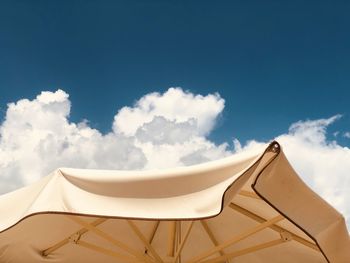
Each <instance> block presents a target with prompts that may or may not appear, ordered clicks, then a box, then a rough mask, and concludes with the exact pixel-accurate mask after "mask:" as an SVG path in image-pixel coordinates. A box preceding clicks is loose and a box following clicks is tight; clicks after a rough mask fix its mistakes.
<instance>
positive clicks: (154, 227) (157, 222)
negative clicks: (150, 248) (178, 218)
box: [148, 221, 160, 244]
mask: <svg viewBox="0 0 350 263" xmlns="http://www.w3.org/2000/svg"><path fill="white" fill-rule="evenodd" d="M159 224H160V221H156V223H155V224H154V225H153V228H152V232H151V235H150V237H149V238H148V242H149V243H150V244H152V242H153V239H154V237H155V235H156V232H157V230H158V227H159Z"/></svg>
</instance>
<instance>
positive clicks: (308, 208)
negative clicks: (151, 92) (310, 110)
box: [0, 142, 350, 263]
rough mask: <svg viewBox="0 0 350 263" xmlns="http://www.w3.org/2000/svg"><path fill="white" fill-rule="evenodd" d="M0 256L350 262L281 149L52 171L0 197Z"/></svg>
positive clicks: (340, 229)
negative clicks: (137, 167) (149, 166)
mask: <svg viewBox="0 0 350 263" xmlns="http://www.w3.org/2000/svg"><path fill="white" fill-rule="evenodd" d="M0 215H1V216H0V231H1V232H0V262H14V263H17V262H26V263H32V262H88V263H90V262H104V263H110V262H147V263H180V262H183V263H195V262H201V263H204V262H205V263H214V262H234V263H243V262H244V263H260V262H269V263H271V262H272V263H277V262H278V263H281V262H283V263H292V262H293V263H294V262H308V263H314V262H335V263H343V262H344V263H345V262H350V250H349V249H350V246H349V245H350V242H349V234H348V232H347V229H346V225H345V221H344V218H343V216H342V215H341V214H339V213H338V212H337V211H336V210H335V209H334V208H333V207H331V206H330V205H329V204H328V203H326V202H325V201H324V200H323V199H321V198H320V197H319V196H318V195H317V194H315V193H314V192H313V191H312V190H310V189H309V188H308V187H307V186H306V185H305V184H304V183H303V181H302V180H301V179H300V178H299V177H298V175H297V174H296V172H295V171H294V170H293V168H292V167H291V165H290V164H289V163H288V160H287V159H286V157H285V155H284V153H283V151H282V149H281V147H280V145H279V144H278V143H277V142H272V143H271V144H270V145H269V146H268V147H267V148H266V150H265V151H264V152H263V153H260V154H259V155H251V154H246V153H240V154H235V155H233V156H230V157H227V158H224V159H221V160H217V161H212V162H208V163H204V164H200V165H193V166H189V167H180V168H174V169H166V170H154V171H110V170H85V169H70V168H60V169H57V170H55V171H54V172H52V173H51V174H50V175H48V176H47V177H44V178H43V179H41V180H40V181H38V182H37V183H35V184H33V185H30V186H27V187H24V188H22V189H19V190H16V191H14V192H11V193H8V194H5V195H3V196H1V197H0Z"/></svg>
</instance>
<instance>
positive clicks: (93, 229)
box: [69, 216, 152, 262]
mask: <svg viewBox="0 0 350 263" xmlns="http://www.w3.org/2000/svg"><path fill="white" fill-rule="evenodd" d="M69 218H70V219H71V220H73V221H74V222H76V223H77V224H80V225H82V226H84V227H85V228H87V229H89V230H90V231H91V232H93V233H95V234H96V235H98V236H100V237H101V238H103V239H105V240H106V241H108V242H110V243H112V244H113V245H115V246H117V247H119V248H121V249H124V250H125V251H126V252H129V253H130V254H132V255H133V256H135V257H137V258H138V259H140V260H145V261H146V262H152V261H151V260H150V259H148V258H147V257H145V256H144V255H143V254H141V253H139V252H138V251H136V250H134V249H132V248H131V247H129V246H128V245H126V244H124V243H123V242H121V241H119V240H117V239H115V238H114V237H112V236H110V235H109V234H107V233H105V232H103V231H102V230H101V229H98V228H97V227H95V226H93V225H91V224H90V223H88V222H86V221H84V220H82V219H80V218H78V217H76V216H69Z"/></svg>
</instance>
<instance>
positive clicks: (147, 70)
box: [0, 0, 350, 145]
mask: <svg viewBox="0 0 350 263" xmlns="http://www.w3.org/2000/svg"><path fill="white" fill-rule="evenodd" d="M0 5H1V8H0V58H1V59H0V89H1V97H0V107H1V111H2V116H1V117H3V116H4V112H5V111H6V103H8V102H11V101H17V100H18V99H20V98H31V99H33V98H35V96H36V95H37V94H39V93H40V92H41V91H42V90H50V91H55V90H57V89H58V88H61V89H63V90H64V91H66V92H67V93H69V95H70V100H71V102H72V104H73V107H72V110H71V117H70V118H71V120H72V121H79V120H82V119H84V118H85V119H88V120H89V121H90V122H91V125H92V126H93V127H95V128H97V129H99V130H101V131H102V132H108V131H110V130H111V122H112V120H113V116H114V115H115V113H116V111H117V110H118V109H120V108H121V107H122V106H125V105H132V103H133V102H134V101H135V100H137V99H138V98H140V97H141V96H143V95H145V94H147V93H149V92H152V91H158V92H164V91H166V90H167V89H168V88H169V87H177V86H180V87H182V88H183V89H185V90H190V91H191V92H193V93H196V94H203V95H206V94H208V93H214V92H219V94H220V95H221V96H222V97H223V98H224V99H225V101H226V103H225V109H224V111H223V114H222V117H221V120H220V121H219V123H218V126H217V129H216V130H215V131H214V132H213V133H212V134H211V135H210V136H211V139H213V140H214V141H216V142H223V141H230V140H231V139H232V137H237V138H239V139H240V140H243V141H244V140H247V139H253V138H254V139H264V140H267V139H270V138H272V137H274V136H277V135H279V134H281V133H283V132H286V131H287V130H288V127H289V125H290V124H291V123H293V122H295V121H297V120H303V119H318V118H328V117H330V116H333V115H335V114H337V113H340V114H343V118H342V119H341V120H339V121H337V122H336V123H335V124H334V125H333V126H331V127H330V130H331V131H332V130H334V131H336V130H340V131H347V130H348V129H349V126H350V125H349V124H350V117H349V114H350V109H349V103H348V98H349V95H350V89H349V84H350V74H349V68H350V50H349V49H350V48H349V47H350V34H349V25H350V16H349V15H348V14H349V12H350V3H349V2H346V1H307V2H305V1H282V2H281V1H263V2H262V1H217V2H215V4H213V2H212V1H16V0H15V1H1V4H0ZM338 140H339V141H340V143H342V144H344V145H348V140H346V139H343V138H338Z"/></svg>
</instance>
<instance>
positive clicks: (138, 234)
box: [127, 220, 164, 263]
mask: <svg viewBox="0 0 350 263" xmlns="http://www.w3.org/2000/svg"><path fill="white" fill-rule="evenodd" d="M127 222H128V224H129V226H130V227H131V229H132V230H133V231H134V233H135V234H136V235H137V236H138V237H139V239H140V240H141V241H142V242H143V243H144V245H145V246H146V247H147V249H148V250H149V251H151V253H152V255H153V256H154V257H155V259H156V261H157V262H161V263H164V262H163V260H162V259H161V257H160V256H159V255H158V253H157V251H156V250H155V249H154V248H153V246H152V245H151V244H150V243H149V242H148V240H147V239H146V237H145V236H144V235H143V234H142V232H141V231H140V230H139V228H138V227H137V226H136V225H135V224H134V223H133V222H132V221H131V220H127Z"/></svg>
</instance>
